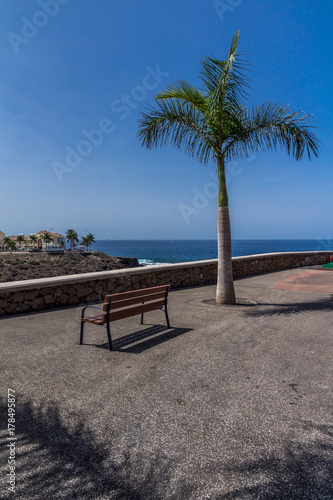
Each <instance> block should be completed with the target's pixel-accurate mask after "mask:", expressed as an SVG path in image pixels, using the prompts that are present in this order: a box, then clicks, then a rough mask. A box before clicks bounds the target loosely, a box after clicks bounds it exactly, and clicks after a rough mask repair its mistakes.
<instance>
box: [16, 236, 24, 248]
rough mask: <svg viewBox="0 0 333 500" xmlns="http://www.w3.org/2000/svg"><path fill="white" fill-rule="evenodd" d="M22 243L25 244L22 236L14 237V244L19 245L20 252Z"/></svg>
mask: <svg viewBox="0 0 333 500" xmlns="http://www.w3.org/2000/svg"><path fill="white" fill-rule="evenodd" d="M24 242H25V239H24V236H23V234H19V235H18V236H16V243H18V244H19V247H20V250H22V243H24Z"/></svg>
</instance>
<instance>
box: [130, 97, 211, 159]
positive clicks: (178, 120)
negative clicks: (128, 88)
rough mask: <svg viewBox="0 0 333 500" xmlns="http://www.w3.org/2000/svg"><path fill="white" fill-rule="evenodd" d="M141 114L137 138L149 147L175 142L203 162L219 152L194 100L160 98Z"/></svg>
mask: <svg viewBox="0 0 333 500" xmlns="http://www.w3.org/2000/svg"><path fill="white" fill-rule="evenodd" d="M156 104H157V108H152V107H151V108H150V109H149V110H148V113H142V118H141V120H140V121H139V132H138V137H139V139H140V140H141V144H142V146H146V147H147V148H148V149H152V148H154V147H157V146H160V147H163V146H168V145H172V146H175V147H176V148H178V149H180V150H182V151H184V152H185V153H187V154H188V155H190V156H192V157H197V158H198V160H199V161H200V162H201V163H204V164H207V163H208V161H209V159H210V158H211V157H212V156H213V155H214V154H215V153H216V147H217V146H216V143H215V142H214V137H213V135H212V133H211V130H210V128H209V126H208V125H207V122H206V120H205V119H204V115H203V114H202V113H201V112H200V111H199V110H198V109H196V108H195V106H194V105H193V104H192V103H189V102H182V101H179V100H177V99H165V100H160V101H157V103H156Z"/></svg>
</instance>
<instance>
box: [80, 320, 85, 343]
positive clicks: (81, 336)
mask: <svg viewBox="0 0 333 500" xmlns="http://www.w3.org/2000/svg"><path fill="white" fill-rule="evenodd" d="M84 323H85V322H84V321H81V330H80V345H82V344H83V327H84Z"/></svg>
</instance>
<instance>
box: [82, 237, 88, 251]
mask: <svg viewBox="0 0 333 500" xmlns="http://www.w3.org/2000/svg"><path fill="white" fill-rule="evenodd" d="M80 245H82V246H84V247H85V248H86V249H87V247H88V245H89V241H88V238H87V236H81V243H80Z"/></svg>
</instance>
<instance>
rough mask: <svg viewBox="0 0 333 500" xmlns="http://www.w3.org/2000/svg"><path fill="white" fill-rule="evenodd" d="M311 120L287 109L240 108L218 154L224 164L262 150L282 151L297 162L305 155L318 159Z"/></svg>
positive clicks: (272, 105) (264, 105)
mask: <svg viewBox="0 0 333 500" xmlns="http://www.w3.org/2000/svg"><path fill="white" fill-rule="evenodd" d="M310 124H311V118H310V117H309V116H306V115H304V113H301V112H299V111H296V112H295V111H291V110H290V109H289V108H288V107H287V106H279V105H278V104H272V103H270V104H267V105H266V104H262V105H261V106H253V107H252V108H250V109H245V108H243V109H242V110H239V112H238V113H237V114H236V115H235V116H234V120H233V123H232V130H231V132H230V135H229V139H228V140H227V141H226V143H225V146H224V148H223V151H222V153H223V154H224V156H225V158H226V159H227V160H230V159H235V158H237V157H239V156H248V155H249V154H253V153H255V154H256V153H258V152H259V151H262V150H269V151H272V150H274V151H276V150H277V148H278V147H280V148H282V149H284V150H285V151H286V152H287V154H288V155H290V156H293V157H294V158H295V159H296V160H300V159H301V158H302V157H303V154H304V152H305V151H306V153H307V155H308V157H309V159H311V155H312V154H313V155H314V156H316V157H317V156H318V155H319V148H320V141H319V140H318V139H317V137H316V136H315V134H314V133H313V132H312V131H311V130H310V129H311V128H315V127H313V126H311V125H310Z"/></svg>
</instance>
